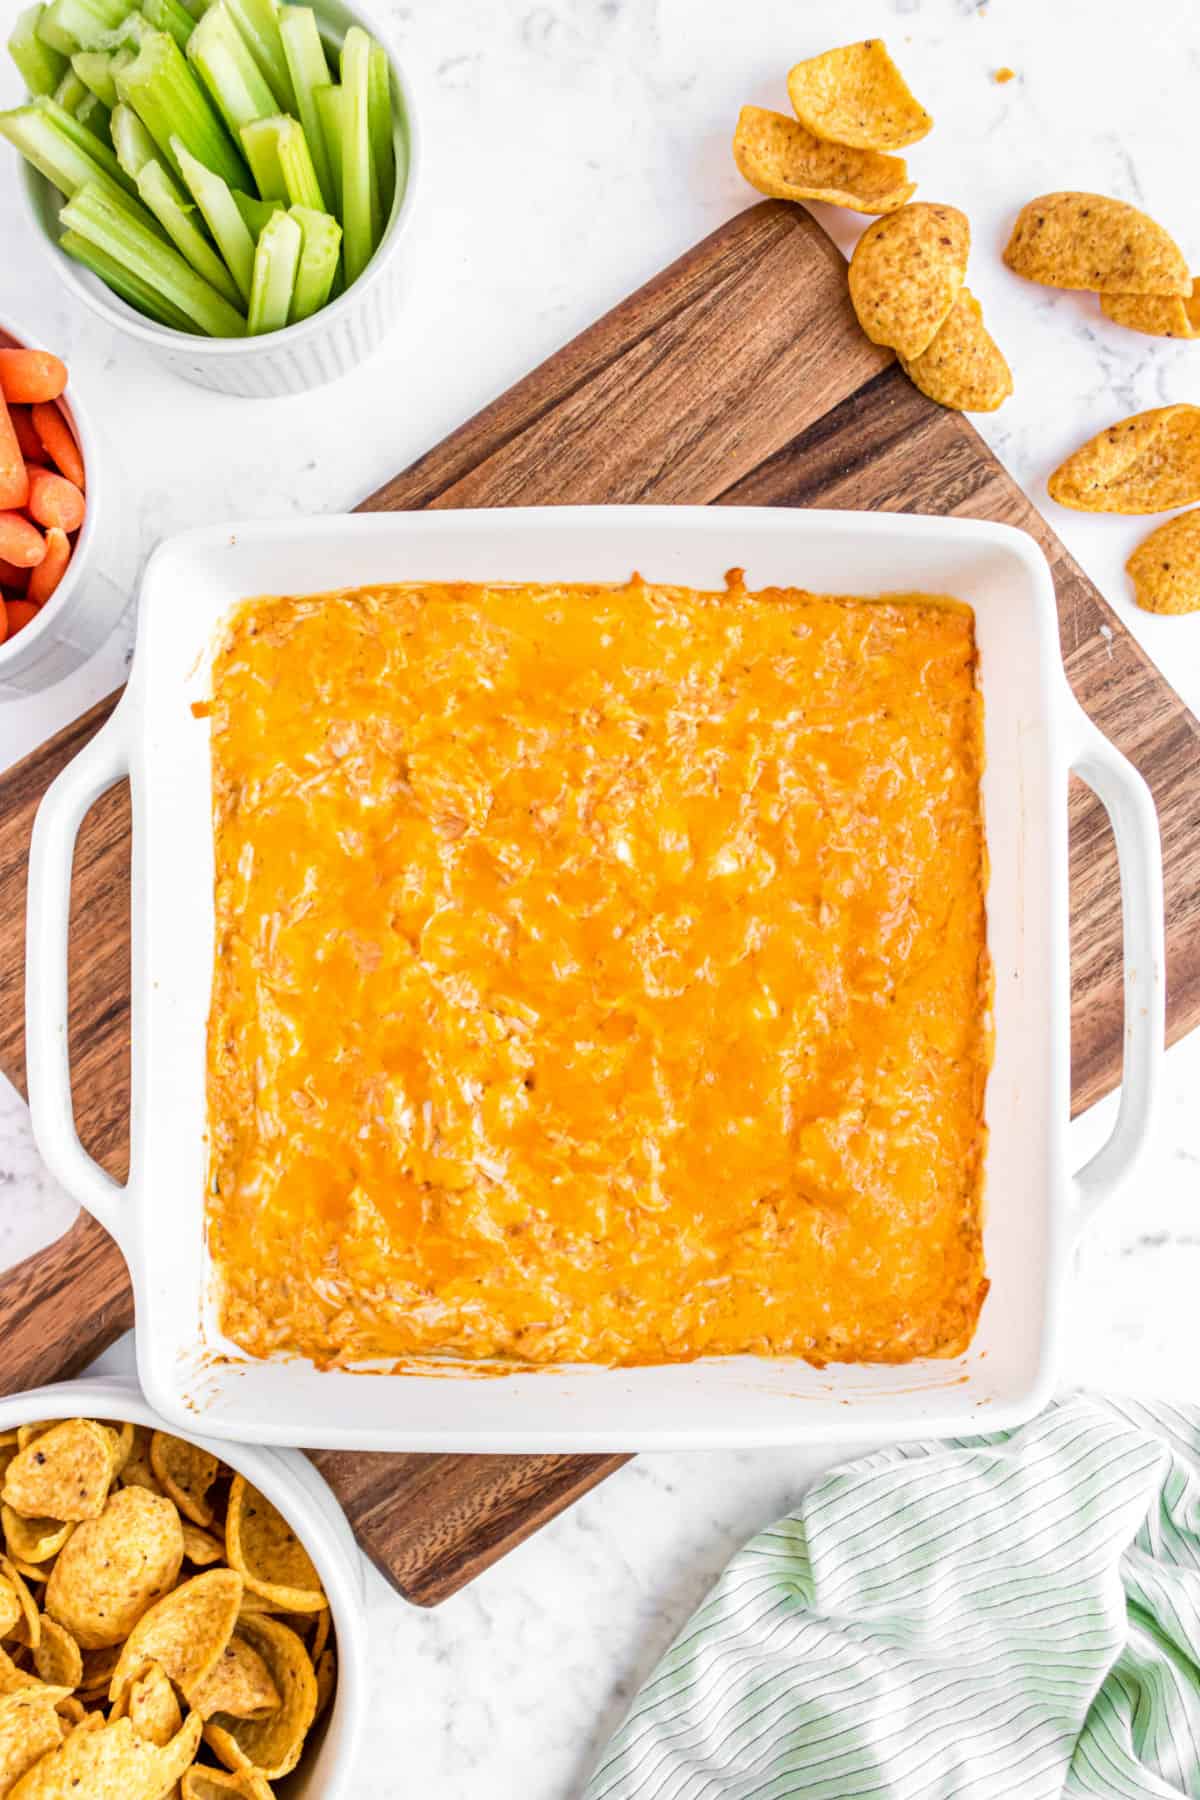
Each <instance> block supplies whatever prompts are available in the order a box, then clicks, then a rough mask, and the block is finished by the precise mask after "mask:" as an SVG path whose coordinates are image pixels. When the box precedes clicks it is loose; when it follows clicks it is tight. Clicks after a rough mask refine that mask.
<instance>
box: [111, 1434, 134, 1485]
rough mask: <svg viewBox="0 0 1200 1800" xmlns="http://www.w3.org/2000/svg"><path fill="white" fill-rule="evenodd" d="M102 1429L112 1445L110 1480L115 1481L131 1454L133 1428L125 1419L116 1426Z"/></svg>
mask: <svg viewBox="0 0 1200 1800" xmlns="http://www.w3.org/2000/svg"><path fill="white" fill-rule="evenodd" d="M104 1429H105V1431H106V1432H107V1433H108V1439H109V1442H110V1444H111V1445H112V1479H113V1480H114V1481H116V1479H117V1477H118V1476H119V1475H120V1474H121V1472H122V1470H123V1469H124V1467H125V1464H126V1463H127V1462H128V1461H129V1458H130V1456H131V1455H132V1454H133V1444H134V1432H133V1426H132V1425H131V1424H130V1422H129V1420H128V1419H126V1420H124V1421H123V1422H122V1423H118V1424H116V1425H105V1427H104Z"/></svg>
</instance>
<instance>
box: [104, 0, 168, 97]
mask: <svg viewBox="0 0 1200 1800" xmlns="http://www.w3.org/2000/svg"><path fill="white" fill-rule="evenodd" d="M153 36H154V27H153V25H151V23H150V21H149V19H148V18H147V17H146V15H145V13H140V12H131V13H126V15H125V17H124V18H123V19H122V20H121V23H120V24H119V25H114V26H113V28H112V30H111V31H106V32H105V33H104V35H103V37H100V38H97V40H96V44H95V48H96V49H97V50H107V51H108V52H109V54H110V55H111V56H112V57H113V59H114V64H113V80H114V81H115V80H116V78H117V70H116V59H117V58H118V57H120V58H123V59H124V61H125V62H132V60H133V56H134V52H135V51H136V50H137V48H138V46H139V45H140V44H144V43H145V41H146V39H147V38H148V37H153Z"/></svg>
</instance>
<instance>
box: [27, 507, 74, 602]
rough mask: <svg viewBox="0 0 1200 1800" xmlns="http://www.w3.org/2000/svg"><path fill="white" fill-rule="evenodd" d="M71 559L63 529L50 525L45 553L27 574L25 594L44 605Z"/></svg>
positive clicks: (69, 544) (67, 539) (68, 542)
mask: <svg viewBox="0 0 1200 1800" xmlns="http://www.w3.org/2000/svg"><path fill="white" fill-rule="evenodd" d="M70 560H71V542H70V539H69V538H68V537H67V534H66V532H65V531H60V530H59V529H58V526H57V525H52V526H51V527H50V529H49V531H48V532H47V533H46V554H45V556H43V558H42V560H41V562H40V563H39V564H38V566H37V568H36V569H32V570H31V571H30V574H29V586H28V588H27V590H26V596H27V598H28V599H30V600H32V601H33V603H34V605H35V606H44V605H45V604H46V601H47V600H48V599H49V598H50V596H51V594H52V593H53V592H54V590H55V588H56V587H57V586H58V584H59V582H60V581H61V580H62V578H63V576H64V574H65V573H66V568H67V564H68V563H69V562H70Z"/></svg>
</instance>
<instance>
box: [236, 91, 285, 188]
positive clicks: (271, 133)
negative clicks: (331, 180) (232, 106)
mask: <svg viewBox="0 0 1200 1800" xmlns="http://www.w3.org/2000/svg"><path fill="white" fill-rule="evenodd" d="M279 123H280V115H279V114H278V113H274V114H272V116H271V117H270V118H269V119H255V120H254V121H253V123H252V124H250V125H243V126H242V129H241V130H240V131H239V132H238V138H239V140H240V142H241V146H242V151H243V154H244V155H245V158H246V161H247V162H248V163H249V164H250V172H251V174H252V175H253V176H254V185H255V187H256V188H257V189H258V191H259V194H260V196H261V197H262V199H264V200H280V201H282V202H283V204H284V205H285V206H286V205H287V197H288V191H287V183H286V182H285V181H284V179H283V165H282V164H281V163H280V161H279Z"/></svg>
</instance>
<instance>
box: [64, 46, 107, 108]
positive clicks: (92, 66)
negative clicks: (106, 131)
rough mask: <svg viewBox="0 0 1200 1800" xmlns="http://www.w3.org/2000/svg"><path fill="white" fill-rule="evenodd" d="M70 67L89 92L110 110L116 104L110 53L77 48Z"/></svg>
mask: <svg viewBox="0 0 1200 1800" xmlns="http://www.w3.org/2000/svg"><path fill="white" fill-rule="evenodd" d="M71 68H72V69H73V70H74V72H75V75H76V76H77V77H78V79H79V80H80V81H82V83H83V85H84V87H85V88H87V89H88V91H89V93H93V94H95V96H96V98H97V100H100V101H102V102H103V103H104V105H105V106H107V107H108V108H109V110H110V111H111V110H112V108H113V107H114V106H115V105H116V104H117V84H116V82H115V81H114V79H113V72H112V53H111V51H108V50H77V51H76V52H75V54H74V56H73V57H72V58H71Z"/></svg>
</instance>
